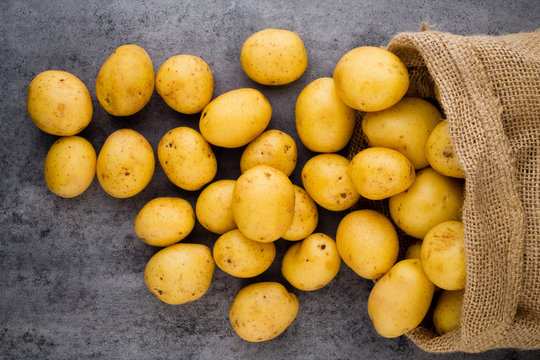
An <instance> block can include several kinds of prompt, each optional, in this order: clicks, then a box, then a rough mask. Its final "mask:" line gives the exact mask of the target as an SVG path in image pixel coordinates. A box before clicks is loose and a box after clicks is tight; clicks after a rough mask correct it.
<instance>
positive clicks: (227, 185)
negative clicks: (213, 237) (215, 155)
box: [195, 180, 236, 234]
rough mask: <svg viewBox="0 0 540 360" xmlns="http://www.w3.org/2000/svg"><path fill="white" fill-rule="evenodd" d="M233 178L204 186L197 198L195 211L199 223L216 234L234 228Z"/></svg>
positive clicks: (234, 182)
mask: <svg viewBox="0 0 540 360" xmlns="http://www.w3.org/2000/svg"><path fill="white" fill-rule="evenodd" d="M235 184H236V181H235V180H219V181H216V182H214V183H212V184H210V185H208V186H207V187H206V188H204V190H203V191H201V193H200V194H199V197H198V198H197V203H196V205H195V213H196V214H197V220H199V223H201V225H202V226H203V227H204V228H206V229H207V230H210V231H211V232H213V233H216V234H225V233H226V232H228V231H230V230H233V229H236V223H235V222H234V217H233V212H232V195H233V190H234V185H235Z"/></svg>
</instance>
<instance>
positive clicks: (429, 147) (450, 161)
mask: <svg viewBox="0 0 540 360" xmlns="http://www.w3.org/2000/svg"><path fill="white" fill-rule="evenodd" d="M426 157H427V160H428V162H429V164H430V165H431V167H432V168H433V169H435V171H437V172H438V173H440V174H442V175H445V176H451V177H455V178H462V179H463V178H465V172H464V171H463V169H462V168H461V165H460V163H459V159H458V158H457V155H456V153H455V151H454V147H453V146H452V141H451V140H450V129H449V128H448V120H444V121H442V122H441V123H440V124H438V125H437V126H436V127H435V128H434V129H433V131H432V132H431V134H430V135H429V138H428V140H427V142H426Z"/></svg>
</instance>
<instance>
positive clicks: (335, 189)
mask: <svg viewBox="0 0 540 360" xmlns="http://www.w3.org/2000/svg"><path fill="white" fill-rule="evenodd" d="M348 166H349V160H347V159H346V158H345V157H343V156H341V155H338V154H319V155H316V156H314V157H312V158H311V159H309V160H308V161H307V162H306V164H305V165H304V168H303V169H302V184H303V185H304V189H306V191H307V193H308V194H309V196H311V198H312V199H313V200H314V201H315V202H316V203H317V204H319V205H320V206H322V207H323V208H325V209H328V210H332V211H343V210H346V209H348V208H350V207H351V206H353V205H354V204H356V202H357V201H358V200H359V199H360V194H358V191H356V189H355V187H354V184H353V182H352V180H351V178H350V177H349V175H348V173H347V169H348Z"/></svg>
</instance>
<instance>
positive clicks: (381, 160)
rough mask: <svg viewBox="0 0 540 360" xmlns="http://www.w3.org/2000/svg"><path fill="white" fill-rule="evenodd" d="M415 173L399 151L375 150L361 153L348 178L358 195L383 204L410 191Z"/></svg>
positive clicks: (351, 163) (355, 160) (369, 149)
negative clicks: (383, 200)
mask: <svg viewBox="0 0 540 360" xmlns="http://www.w3.org/2000/svg"><path fill="white" fill-rule="evenodd" d="M415 176H416V173H415V172H414V166H413V165H412V163H411V162H410V161H409V159H407V158H406V157H405V155H403V154H401V153H400V152H399V151H396V150H392V149H387V148H382V147H372V148H367V149H364V150H362V151H360V152H359V153H358V154H356V155H355V156H354V158H353V159H352V160H351V162H350V164H349V177H350V178H351V180H352V182H353V184H354V186H355V188H356V190H357V191H358V193H359V194H360V195H361V196H363V197H365V198H366V199H370V200H382V199H386V198H388V197H390V196H392V195H396V194H399V193H400V192H402V191H405V190H407V188H408V187H409V186H411V184H412V183H413V181H414V177H415Z"/></svg>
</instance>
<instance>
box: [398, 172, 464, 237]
mask: <svg viewBox="0 0 540 360" xmlns="http://www.w3.org/2000/svg"><path fill="white" fill-rule="evenodd" d="M462 202H463V184H462V182H461V181H459V180H457V179H453V178H449V177H446V176H443V175H441V174H439V173H437V172H436V171H435V170H433V169H432V168H425V169H423V170H420V171H419V172H418V173H417V174H416V179H415V180H414V182H413V184H412V185H411V186H410V187H409V188H408V189H407V190H405V191H404V192H402V193H399V194H397V195H394V196H392V197H390V201H389V203H388V206H389V210H390V215H391V217H392V220H394V222H395V223H396V225H397V226H398V227H399V228H400V229H401V230H403V232H405V233H406V234H408V235H410V236H412V237H415V238H417V239H423V238H424V236H425V235H426V234H427V232H428V231H429V229H431V228H432V227H433V226H435V225H437V224H439V223H441V222H443V221H447V220H459V219H460V210H461V205H462Z"/></svg>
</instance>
